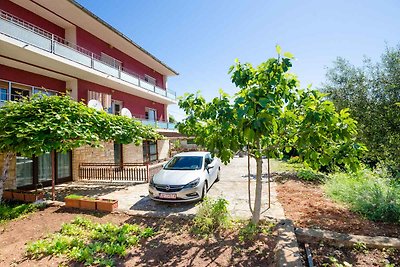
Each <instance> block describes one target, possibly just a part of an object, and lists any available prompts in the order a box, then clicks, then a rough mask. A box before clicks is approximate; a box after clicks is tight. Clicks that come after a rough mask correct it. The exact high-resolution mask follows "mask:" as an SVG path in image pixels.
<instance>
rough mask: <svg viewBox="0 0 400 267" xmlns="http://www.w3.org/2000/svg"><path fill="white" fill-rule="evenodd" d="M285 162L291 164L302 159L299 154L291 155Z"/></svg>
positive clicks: (300, 161)
mask: <svg viewBox="0 0 400 267" xmlns="http://www.w3.org/2000/svg"><path fill="white" fill-rule="evenodd" d="M287 162H288V163H290V164H293V163H302V162H303V161H302V160H301V158H300V157H299V156H294V157H291V158H290V159H289V160H288V161H287Z"/></svg>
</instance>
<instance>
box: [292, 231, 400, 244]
mask: <svg viewBox="0 0 400 267" xmlns="http://www.w3.org/2000/svg"><path fill="white" fill-rule="evenodd" d="M295 233H296V235H297V238H298V240H299V241H300V242H303V243H318V242H320V241H328V242H329V244H333V245H336V246H344V247H353V246H354V244H356V243H365V244H366V246H367V247H368V248H378V249H382V248H396V249H400V239H398V238H393V237H386V236H363V235H351V234H342V233H337V232H333V231H328V230H319V229H311V228H297V229H296V230H295Z"/></svg>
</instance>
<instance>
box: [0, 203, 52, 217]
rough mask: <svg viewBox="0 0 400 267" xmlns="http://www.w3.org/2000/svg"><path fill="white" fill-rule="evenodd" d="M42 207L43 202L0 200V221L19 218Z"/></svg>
mask: <svg viewBox="0 0 400 267" xmlns="http://www.w3.org/2000/svg"><path fill="white" fill-rule="evenodd" d="M42 207H44V204H34V203H28V204H19V203H12V202H2V203H0V222H4V221H8V220H12V219H16V218H19V217H21V216H23V215H26V214H28V213H31V212H34V211H37V210H38V209H40V208H42Z"/></svg>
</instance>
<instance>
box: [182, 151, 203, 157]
mask: <svg viewBox="0 0 400 267" xmlns="http://www.w3.org/2000/svg"><path fill="white" fill-rule="evenodd" d="M209 153H210V152H207V151H193V152H182V153H179V154H176V155H175V157H176V156H180V157H194V156H197V157H204V156H205V155H207V154H209Z"/></svg>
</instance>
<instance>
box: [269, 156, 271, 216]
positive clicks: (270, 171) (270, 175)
mask: <svg viewBox="0 0 400 267" xmlns="http://www.w3.org/2000/svg"><path fill="white" fill-rule="evenodd" d="M268 208H271V165H270V164H269V156H268Z"/></svg>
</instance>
